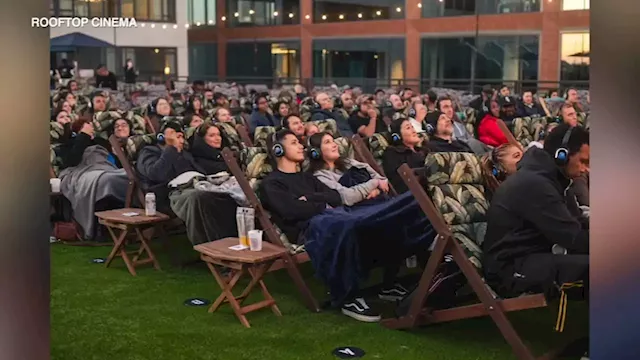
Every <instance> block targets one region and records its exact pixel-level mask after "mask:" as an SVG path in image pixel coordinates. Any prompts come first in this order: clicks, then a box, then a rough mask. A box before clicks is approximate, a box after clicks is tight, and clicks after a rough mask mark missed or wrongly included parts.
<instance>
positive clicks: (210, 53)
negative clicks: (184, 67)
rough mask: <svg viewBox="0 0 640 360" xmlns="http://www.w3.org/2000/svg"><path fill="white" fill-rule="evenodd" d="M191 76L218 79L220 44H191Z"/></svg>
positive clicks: (202, 78)
mask: <svg viewBox="0 0 640 360" xmlns="http://www.w3.org/2000/svg"><path fill="white" fill-rule="evenodd" d="M189 77H190V78H192V79H200V80H212V81H216V80H217V77H218V45H217V44H215V43H207V44H193V45H190V46H189Z"/></svg>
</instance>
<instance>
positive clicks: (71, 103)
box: [64, 94, 76, 107]
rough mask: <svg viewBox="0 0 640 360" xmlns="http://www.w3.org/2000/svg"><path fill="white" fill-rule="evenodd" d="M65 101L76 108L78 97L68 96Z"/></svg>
mask: <svg viewBox="0 0 640 360" xmlns="http://www.w3.org/2000/svg"><path fill="white" fill-rule="evenodd" d="M64 101H66V102H68V103H69V105H71V107H74V106H76V96H75V95H73V94H68V95H67V97H66V98H65V99H64Z"/></svg>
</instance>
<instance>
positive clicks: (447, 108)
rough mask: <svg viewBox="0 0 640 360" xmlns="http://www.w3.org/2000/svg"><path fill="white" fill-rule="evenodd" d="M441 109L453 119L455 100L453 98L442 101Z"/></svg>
mask: <svg viewBox="0 0 640 360" xmlns="http://www.w3.org/2000/svg"><path fill="white" fill-rule="evenodd" d="M440 111H442V112H443V113H444V114H445V115H447V117H448V118H449V119H453V102H451V100H442V101H440Z"/></svg>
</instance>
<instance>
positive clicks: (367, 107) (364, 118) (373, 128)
mask: <svg viewBox="0 0 640 360" xmlns="http://www.w3.org/2000/svg"><path fill="white" fill-rule="evenodd" d="M356 102H357V107H356V108H357V111H354V112H353V113H352V114H351V117H349V125H350V126H351V130H352V131H353V133H354V134H360V136H363V137H370V136H372V135H373V134H374V133H382V132H385V131H387V126H386V124H385V123H384V121H383V120H382V119H380V118H379V117H378V112H377V111H376V108H375V105H374V104H375V103H374V100H373V97H371V96H365V95H361V96H359V97H358V99H356Z"/></svg>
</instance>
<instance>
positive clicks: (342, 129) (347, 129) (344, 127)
mask: <svg viewBox="0 0 640 360" xmlns="http://www.w3.org/2000/svg"><path fill="white" fill-rule="evenodd" d="M328 119H333V120H335V121H336V125H337V126H338V132H339V133H340V135H341V136H343V137H348V138H350V137H352V136H353V130H351V125H349V120H348V119H346V118H345V117H344V116H343V115H342V113H341V112H340V111H339V110H338V109H333V110H332V111H328V110H322V109H317V110H313V112H312V113H311V121H318V120H328Z"/></svg>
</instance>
